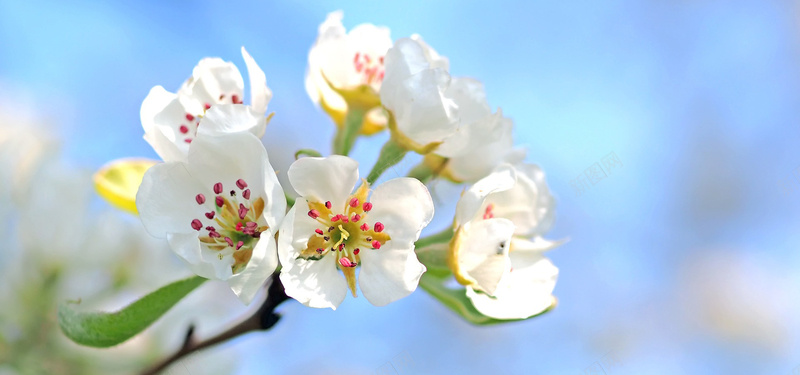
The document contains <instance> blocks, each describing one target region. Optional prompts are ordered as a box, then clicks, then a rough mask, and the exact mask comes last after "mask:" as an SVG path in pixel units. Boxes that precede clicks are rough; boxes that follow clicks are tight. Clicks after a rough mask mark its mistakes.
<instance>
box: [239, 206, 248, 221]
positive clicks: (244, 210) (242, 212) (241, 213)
mask: <svg viewBox="0 0 800 375" xmlns="http://www.w3.org/2000/svg"><path fill="white" fill-rule="evenodd" d="M247 211H250V209H248V208H247V207H245V206H244V205H243V204H241V203H239V218H240V219H242V220H244V217H245V216H247Z"/></svg>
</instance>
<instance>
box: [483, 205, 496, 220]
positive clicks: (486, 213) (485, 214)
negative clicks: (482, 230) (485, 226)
mask: <svg viewBox="0 0 800 375" xmlns="http://www.w3.org/2000/svg"><path fill="white" fill-rule="evenodd" d="M493 209H494V205H492V204H489V205H487V206H486V211H484V212H483V219H484V220H486V219H491V218H493V217H494V213H493V212H492V210H493Z"/></svg>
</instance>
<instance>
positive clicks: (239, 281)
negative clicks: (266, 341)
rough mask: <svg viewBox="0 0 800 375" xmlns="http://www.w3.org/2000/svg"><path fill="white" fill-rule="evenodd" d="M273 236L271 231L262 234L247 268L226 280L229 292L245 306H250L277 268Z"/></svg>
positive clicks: (276, 254) (276, 250)
mask: <svg viewBox="0 0 800 375" xmlns="http://www.w3.org/2000/svg"><path fill="white" fill-rule="evenodd" d="M274 235H275V233H274V232H273V231H272V230H267V231H265V232H263V233H262V234H261V239H260V240H259V241H258V242H257V243H256V246H255V247H254V248H253V256H252V257H251V258H250V261H249V262H248V263H247V266H246V267H245V268H244V269H243V270H242V271H241V272H239V273H237V274H235V275H233V276H231V277H230V278H229V279H228V285H230V287H231V290H233V292H234V293H236V295H237V296H238V297H239V299H240V300H241V301H242V303H244V304H245V305H249V304H250V302H251V301H252V300H253V297H255V295H256V293H258V291H259V290H260V289H261V286H263V285H264V282H266V281H267V279H268V278H269V277H270V275H272V273H273V272H275V268H276V267H277V266H278V246H277V244H276V243H275V237H274Z"/></svg>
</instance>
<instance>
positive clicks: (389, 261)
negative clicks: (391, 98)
mask: <svg viewBox="0 0 800 375" xmlns="http://www.w3.org/2000/svg"><path fill="white" fill-rule="evenodd" d="M288 175H289V181H290V182H291V184H292V186H293V187H294V189H295V190H296V191H297V193H298V194H300V197H299V198H298V199H297V201H296V202H295V205H294V207H292V209H291V210H290V211H289V212H288V213H287V214H286V219H285V220H284V222H283V225H282V226H281V230H280V235H279V237H278V254H279V257H280V261H281V265H282V269H281V275H280V277H281V281H282V282H283V284H284V286H285V288H286V294H287V295H289V296H291V297H293V298H294V299H296V300H298V301H300V302H301V303H303V304H304V305H306V306H310V307H318V308H324V307H330V308H332V309H336V307H338V306H339V304H340V303H341V302H342V301H343V300H344V298H345V295H346V294H347V290H348V289H349V290H350V292H351V293H352V294H353V296H356V267H357V266H358V265H361V271H360V273H359V275H358V285H359V287H360V288H361V292H362V293H363V294H364V297H366V299H367V300H368V301H369V302H370V303H372V304H373V305H375V306H383V305H386V304H388V303H390V302H393V301H395V300H397V299H400V298H402V297H405V296H407V295H408V294H410V293H411V292H413V291H414V290H415V289H416V287H417V285H418V283H419V279H420V277H421V276H422V274H423V273H424V272H425V266H424V265H422V264H421V263H420V262H419V260H418V259H417V256H416V254H415V253H414V242H415V241H416V240H417V239H418V238H419V234H420V232H421V231H422V228H424V227H425V226H426V225H427V224H428V223H429V222H430V220H431V219H432V217H433V201H432V199H431V196H430V193H429V192H428V189H427V188H426V187H425V185H423V184H422V183H420V182H419V181H418V180H416V179H412V178H397V179H393V180H390V181H387V182H386V183H384V184H382V185H380V186H378V187H377V188H376V189H375V190H374V192H373V193H372V195H371V196H370V195H369V191H370V187H369V185H368V184H367V182H366V181H365V180H362V183H361V185H360V186H359V188H358V189H356V190H355V192H354V193H352V194H351V192H353V189H354V188H355V185H356V183H357V182H358V178H359V177H358V163H357V162H356V161H355V160H353V159H350V158H348V157H344V156H338V155H333V156H329V157H327V158H311V157H309V158H302V159H300V160H298V161H296V162H294V163H293V164H292V165H291V166H290V167H289V171H288ZM339 271H341V273H342V274H343V276H342V275H339Z"/></svg>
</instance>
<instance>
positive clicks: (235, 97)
mask: <svg viewBox="0 0 800 375" xmlns="http://www.w3.org/2000/svg"><path fill="white" fill-rule="evenodd" d="M231 100H232V101H233V104H242V101H241V100H239V95H236V94H233V95H231Z"/></svg>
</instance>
